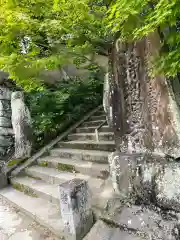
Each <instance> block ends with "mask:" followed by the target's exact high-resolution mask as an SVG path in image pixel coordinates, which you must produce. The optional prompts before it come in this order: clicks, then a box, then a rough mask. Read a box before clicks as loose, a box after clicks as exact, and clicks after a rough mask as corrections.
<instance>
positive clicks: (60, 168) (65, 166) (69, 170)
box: [56, 163, 78, 173]
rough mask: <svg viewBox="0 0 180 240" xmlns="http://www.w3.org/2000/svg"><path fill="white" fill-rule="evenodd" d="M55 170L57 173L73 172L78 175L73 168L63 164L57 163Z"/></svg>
mask: <svg viewBox="0 0 180 240" xmlns="http://www.w3.org/2000/svg"><path fill="white" fill-rule="evenodd" d="M56 168H57V169H58V170H59V171H64V172H65V171H67V172H71V173H73V172H75V173H78V171H76V169H75V167H74V166H72V165H70V164H63V163H58V164H57V166H56Z"/></svg>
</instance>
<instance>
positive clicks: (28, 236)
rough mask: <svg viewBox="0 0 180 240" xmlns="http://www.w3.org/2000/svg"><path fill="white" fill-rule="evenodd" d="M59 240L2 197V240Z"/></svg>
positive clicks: (0, 222)
mask: <svg viewBox="0 0 180 240" xmlns="http://www.w3.org/2000/svg"><path fill="white" fill-rule="evenodd" d="M20 239H22V240H58V238H57V237H55V236H54V235H53V234H52V233H51V232H50V231H49V230H47V229H45V228H43V227H41V226H40V225H38V224H37V223H36V222H34V221H33V220H32V219H30V218H28V217H27V216H25V215H23V214H22V213H20V212H18V211H17V210H16V209H15V208H14V207H12V206H10V205H9V204H8V203H7V202H6V201H5V200H4V199H2V198H1V197H0V240H20Z"/></svg>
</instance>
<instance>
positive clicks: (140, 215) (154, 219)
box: [105, 206, 180, 240]
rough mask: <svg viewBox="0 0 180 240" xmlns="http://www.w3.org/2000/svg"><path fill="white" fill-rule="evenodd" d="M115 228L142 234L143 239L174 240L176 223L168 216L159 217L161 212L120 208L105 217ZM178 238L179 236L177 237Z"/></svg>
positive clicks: (140, 208) (139, 207) (137, 208)
mask: <svg viewBox="0 0 180 240" xmlns="http://www.w3.org/2000/svg"><path fill="white" fill-rule="evenodd" d="M105 219H107V220H108V221H110V222H112V223H114V224H115V225H116V226H119V227H123V228H125V229H129V230H133V231H134V232H136V233H139V234H144V236H145V237H151V238H152V239H156V240H162V239H171V240H176V236H175V235H174V233H175V232H177V231H178V229H177V228H176V226H177V224H178V222H177V220H176V218H173V217H171V216H170V215H168V214H167V215H165V214H164V215H161V212H160V211H158V209H157V212H155V211H153V210H150V209H148V208H145V207H144V208H143V207H142V206H131V207H129V208H128V207H122V208H121V209H120V210H119V211H118V210H117V211H115V212H112V213H111V214H109V215H107V216H106V217H105ZM178 234H179V233H178ZM179 237H180V235H179Z"/></svg>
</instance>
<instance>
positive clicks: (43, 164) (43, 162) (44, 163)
mask: <svg viewBox="0 0 180 240" xmlns="http://www.w3.org/2000/svg"><path fill="white" fill-rule="evenodd" d="M39 165H40V166H41V167H47V166H48V161H42V162H40V164H39Z"/></svg>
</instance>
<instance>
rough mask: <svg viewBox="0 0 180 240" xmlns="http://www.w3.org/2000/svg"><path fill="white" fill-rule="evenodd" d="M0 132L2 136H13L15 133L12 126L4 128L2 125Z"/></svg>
mask: <svg viewBox="0 0 180 240" xmlns="http://www.w3.org/2000/svg"><path fill="white" fill-rule="evenodd" d="M0 133H1V135H2V136H8V135H9V136H12V135H13V129H12V128H3V127H0Z"/></svg>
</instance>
